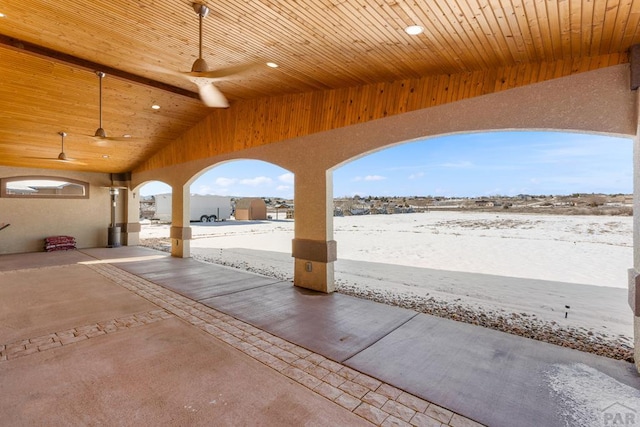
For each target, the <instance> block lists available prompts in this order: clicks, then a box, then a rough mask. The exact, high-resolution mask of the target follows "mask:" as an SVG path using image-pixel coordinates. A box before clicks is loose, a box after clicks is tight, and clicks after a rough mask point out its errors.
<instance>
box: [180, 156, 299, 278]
mask: <svg viewBox="0 0 640 427" xmlns="http://www.w3.org/2000/svg"><path fill="white" fill-rule="evenodd" d="M293 186H294V176H293V174H292V173H291V172H289V171H287V170H286V169H283V168H281V167H279V166H276V165H274V164H271V163H267V162H263V161H258V160H234V161H229V162H225V163H222V164H216V165H212V166H211V167H209V168H207V169H205V170H203V171H201V172H200V173H198V174H197V175H195V176H194V177H193V178H192V179H191V181H190V194H191V212H192V214H194V213H195V214H197V215H196V216H197V218H196V217H194V218H192V219H193V220H194V221H193V222H192V223H191V232H192V241H191V255H192V256H193V257H194V258H197V259H201V260H205V261H209V262H215V263H218V264H223V265H228V266H233V267H242V268H246V269H248V270H250V271H255V272H260V273H264V272H267V273H268V271H269V269H271V268H272V266H273V265H274V264H277V265H279V266H281V267H282V269H283V270H284V273H282V274H281V275H279V276H278V277H286V278H290V277H291V275H292V271H291V270H292V267H291V264H292V261H291V240H292V238H293V227H294V214H293V210H294V200H293V190H294V187H293ZM220 203H222V205H226V206H227V207H230V215H226V214H225V215H222V214H220V215H218V212H220V213H222V210H221V209H219V208H220V206H219V205H220ZM203 206H206V207H204V208H203ZM196 208H197V209H205V210H206V212H205V211H204V210H203V211H197V212H196V210H195V209H196ZM204 215H206V216H207V220H206V221H203V220H200V216H204ZM214 215H215V218H214V217H213V216H214Z"/></svg>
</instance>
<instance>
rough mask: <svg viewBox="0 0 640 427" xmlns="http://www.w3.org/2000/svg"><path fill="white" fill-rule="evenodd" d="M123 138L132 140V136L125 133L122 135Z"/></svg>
mask: <svg viewBox="0 0 640 427" xmlns="http://www.w3.org/2000/svg"><path fill="white" fill-rule="evenodd" d="M122 137H123V138H131V135H129V134H128V133H125V134H124V135H122Z"/></svg>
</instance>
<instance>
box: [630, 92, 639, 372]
mask: <svg viewBox="0 0 640 427" xmlns="http://www.w3.org/2000/svg"><path fill="white" fill-rule="evenodd" d="M636 106H637V107H638V108H640V90H638V91H636ZM638 108H636V114H640V110H638ZM637 120H638V131H637V132H636V136H635V138H634V139H633V268H631V269H629V305H630V306H631V310H632V311H633V332H634V333H633V335H634V339H633V341H634V358H635V362H636V368H637V369H638V372H640V117H638V118H637Z"/></svg>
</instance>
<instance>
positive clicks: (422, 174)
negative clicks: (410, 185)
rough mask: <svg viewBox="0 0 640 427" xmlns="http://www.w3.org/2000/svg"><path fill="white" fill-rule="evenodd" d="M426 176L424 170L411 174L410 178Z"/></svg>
mask: <svg viewBox="0 0 640 427" xmlns="http://www.w3.org/2000/svg"><path fill="white" fill-rule="evenodd" d="M423 176H424V172H418V173H412V174H411V175H409V179H418V178H422V177H423Z"/></svg>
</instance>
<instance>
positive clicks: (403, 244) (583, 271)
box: [141, 211, 633, 337]
mask: <svg viewBox="0 0 640 427" xmlns="http://www.w3.org/2000/svg"><path fill="white" fill-rule="evenodd" d="M293 225H294V222H293V220H284V219H280V220H270V221H243V222H236V221H225V222H219V223H203V224H199V223H194V224H192V233H193V240H192V242H191V249H192V253H193V255H194V256H197V257H199V258H203V259H209V260H212V261H216V262H222V263H224V264H227V265H233V266H237V267H240V268H245V269H249V270H252V271H257V272H262V273H265V274H270V275H273V276H276V277H280V278H282V279H291V278H292V276H293V259H292V258H291V255H290V254H291V240H292V239H293ZM632 227H633V220H632V217H618V216H616V217H612V216H560V215H534V214H511V213H479V212H441V211H435V212H433V211H432V212H429V213H417V214H398V215H368V216H351V217H336V218H334V239H335V240H336V241H337V242H338V258H339V260H338V261H337V262H336V264H335V270H336V274H335V276H336V282H337V283H338V284H339V285H340V286H343V287H347V288H349V287H351V288H359V289H370V290H375V291H376V292H386V293H394V294H397V293H406V294H410V295H414V296H422V297H427V296H428V297H432V298H435V299H436V300H437V301H442V302H444V303H452V304H453V303H455V304H459V305H463V306H465V307H469V308H472V309H478V310H484V311H501V312H502V311H504V312H506V313H519V314H522V315H524V316H534V317H535V318H536V319H538V320H540V321H544V322H556V323H557V324H560V325H566V326H570V327H572V328H578V329H579V328H582V329H584V330H590V331H595V332H596V333H597V334H603V335H606V336H619V335H622V336H625V337H631V336H633V328H632V313H631V310H630V308H629V306H628V305H627V291H626V288H627V269H628V268H630V267H632V265H633V244H632ZM168 235H169V225H160V224H145V225H143V228H142V232H141V238H142V239H149V238H168ZM565 306H569V307H570V308H569V309H567V308H565ZM567 312H568V314H567V319H565V313H567ZM554 324H555V323H554Z"/></svg>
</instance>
